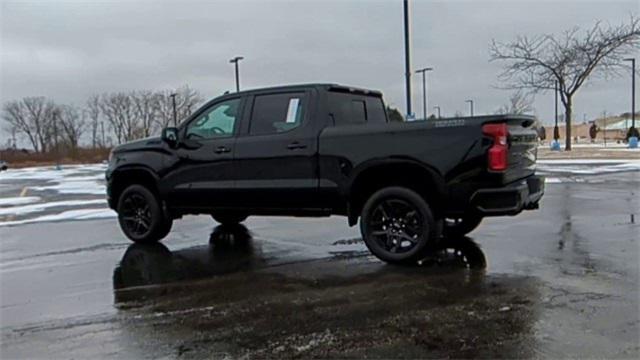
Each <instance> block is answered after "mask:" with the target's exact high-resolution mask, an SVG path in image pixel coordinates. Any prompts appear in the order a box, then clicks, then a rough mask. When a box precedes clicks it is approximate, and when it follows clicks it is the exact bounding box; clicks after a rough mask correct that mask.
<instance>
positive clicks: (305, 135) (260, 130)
mask: <svg viewBox="0 0 640 360" xmlns="http://www.w3.org/2000/svg"><path fill="white" fill-rule="evenodd" d="M314 93H315V91H314V90H280V91H275V92H264V93H258V94H255V95H253V96H251V97H250V98H249V99H248V105H247V106H248V109H247V111H248V116H247V117H246V119H247V121H245V124H243V130H242V135H241V136H240V137H238V139H237V142H236V153H235V164H236V168H235V169H236V196H237V199H238V201H239V203H242V204H243V205H245V206H252V207H256V208H261V209H285V208H309V207H311V206H312V205H313V203H314V201H313V200H314V197H315V196H316V194H317V188H318V175H317V158H316V153H317V148H318V140H317V136H316V132H315V130H314V127H313V123H312V121H311V120H312V112H313V109H314V108H315V104H314V103H313V101H312V100H313V99H315V97H314V96H313V94H314Z"/></svg>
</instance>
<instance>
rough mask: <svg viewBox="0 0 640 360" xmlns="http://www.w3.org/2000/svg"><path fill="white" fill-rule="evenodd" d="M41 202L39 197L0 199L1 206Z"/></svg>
mask: <svg viewBox="0 0 640 360" xmlns="http://www.w3.org/2000/svg"><path fill="white" fill-rule="evenodd" d="M38 201H40V198H39V197H38V196H21V197H7V198H1V199H0V206H7V205H11V206H15V205H24V204H32V203H35V202H38Z"/></svg>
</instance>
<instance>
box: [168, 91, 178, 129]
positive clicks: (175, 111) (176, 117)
mask: <svg viewBox="0 0 640 360" xmlns="http://www.w3.org/2000/svg"><path fill="white" fill-rule="evenodd" d="M176 95H178V94H176V93H173V94H171V95H169V96H171V102H172V103H173V126H174V127H178V112H177V110H176Z"/></svg>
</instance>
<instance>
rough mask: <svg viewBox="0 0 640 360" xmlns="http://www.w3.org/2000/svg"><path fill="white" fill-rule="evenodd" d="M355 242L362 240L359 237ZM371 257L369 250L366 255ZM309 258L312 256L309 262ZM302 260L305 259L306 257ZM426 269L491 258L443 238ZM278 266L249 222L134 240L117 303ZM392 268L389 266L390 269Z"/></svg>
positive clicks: (479, 266)
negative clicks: (185, 240)
mask: <svg viewBox="0 0 640 360" xmlns="http://www.w3.org/2000/svg"><path fill="white" fill-rule="evenodd" d="M350 242H351V243H358V242H362V240H361V239H354V240H351V241H350ZM332 255H333V257H334V259H348V258H352V259H355V258H358V257H360V256H362V254H360V252H355V254H354V252H350V251H347V252H337V251H336V252H332ZM366 255H367V257H370V255H369V254H366ZM306 261H309V260H306ZM302 262H305V261H304V260H303V261H302ZM367 262H368V260H367ZM417 265H419V266H420V267H421V268H422V269H423V271H427V270H429V269H431V270H435V271H444V270H457V269H472V270H483V269H484V268H485V267H486V258H485V255H484V253H483V252H482V250H481V249H480V247H479V246H478V244H476V243H475V242H474V241H473V240H472V239H470V238H468V237H464V238H460V239H455V240H448V241H442V243H441V245H439V246H438V248H437V249H435V250H434V251H433V252H432V253H431V254H430V255H429V256H427V257H426V258H425V259H423V260H422V261H421V262H420V263H419V264H417ZM268 266H274V264H271V263H270V262H269V260H268V259H267V258H266V257H265V256H264V253H263V252H262V249H261V242H259V241H258V242H257V241H254V239H253V237H252V235H251V232H250V231H249V230H248V229H247V227H246V226H244V225H242V224H239V225H231V226H230V225H219V226H217V227H215V228H214V230H213V232H212V233H211V236H210V238H209V244H208V245H204V246H196V247H191V248H185V249H180V250H176V251H173V252H172V251H170V250H169V249H168V248H167V247H166V246H165V245H163V244H161V243H157V244H132V245H130V246H129V247H128V248H127V249H126V251H125V252H124V255H123V257H122V259H121V260H120V262H119V264H118V266H116V268H115V269H114V272H113V289H114V294H115V301H116V303H119V302H126V301H131V300H142V299H145V298H148V297H150V296H153V295H154V294H165V293H166V289H162V288H158V287H148V286H150V285H161V284H177V283H185V282H187V281H191V280H200V279H206V278H210V277H213V276H218V275H224V274H230V273H235V272H241V271H249V270H255V269H260V268H265V267H268ZM386 270H388V269H386Z"/></svg>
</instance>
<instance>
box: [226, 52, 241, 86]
mask: <svg viewBox="0 0 640 360" xmlns="http://www.w3.org/2000/svg"><path fill="white" fill-rule="evenodd" d="M242 59H244V58H243V57H242V56H236V57H234V58H233V59H231V60H229V62H230V63H232V64H235V67H236V92H240V72H239V71H238V62H239V61H240V60H242Z"/></svg>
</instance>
